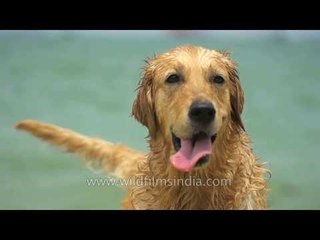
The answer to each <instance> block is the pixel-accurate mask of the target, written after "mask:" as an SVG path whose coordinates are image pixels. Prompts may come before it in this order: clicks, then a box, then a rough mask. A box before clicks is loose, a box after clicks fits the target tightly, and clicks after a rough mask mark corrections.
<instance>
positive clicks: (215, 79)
mask: <svg viewBox="0 0 320 240" xmlns="http://www.w3.org/2000/svg"><path fill="white" fill-rule="evenodd" d="M211 81H212V82H214V83H218V84H222V83H224V79H223V77H221V76H213V77H211Z"/></svg>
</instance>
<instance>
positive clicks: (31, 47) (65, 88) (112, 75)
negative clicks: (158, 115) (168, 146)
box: [0, 33, 320, 209]
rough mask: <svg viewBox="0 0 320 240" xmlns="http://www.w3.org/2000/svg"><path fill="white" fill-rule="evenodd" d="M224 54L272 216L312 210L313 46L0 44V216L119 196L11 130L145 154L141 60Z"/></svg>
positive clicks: (41, 37)
mask: <svg viewBox="0 0 320 240" xmlns="http://www.w3.org/2000/svg"><path fill="white" fill-rule="evenodd" d="M186 43H189V44H197V45H203V46H206V47H209V48H216V49H228V50H229V51H231V52H232V53H233V58H234V59H235V60H236V61H237V62H238V63H239V70H240V78H241V81H242V86H243V88H244V91H245V96H246V105H245V111H244V115H243V118H244V122H245V126H246V129H247V130H248V132H249V134H250V136H251V139H252V141H253V147H254V150H255V152H256V153H257V155H259V156H260V158H261V161H264V162H268V167H269V168H270V169H271V170H272V178H271V180H270V186H271V192H270V197H269V199H270V207H271V208H272V209H320V187H319V180H320V176H319V170H320V159H319V154H318V152H317V149H319V143H320V138H319V135H320V128H319V123H320V111H319V106H320V94H319V89H320V79H319V73H320V44H319V42H316V41H309V42H307V41H296V42H294V41H286V40H284V39H279V38H276V39H268V40H267V39H266V40H263V39H259V40H258V39H257V40H250V39H246V38H242V39H241V40H239V39H238V40H236V39H230V38H226V39H213V38H205V37H197V38H187V39H180V40H179V39H178V40H177V39H172V38H167V37H165V36H164V37H154V38H146V37H143V36H140V37H139V36H138V37H130V38H129V37H128V36H124V37H121V38H120V37H117V38H115V37H114V38H106V37H104V38H102V37H97V36H96V37H93V36H92V37H89V36H86V37H85V36H81V35H76V34H72V33H66V34H60V35H47V34H38V35H34V36H32V35H10V34H8V35H1V36H0V182H1V185H0V209H118V208H119V207H120V201H121V199H122V197H123V196H124V192H123V191H122V190H121V189H119V188H117V187H110V186H109V187H88V186H87V184H86V179H87V178H89V177H97V176H103V175H96V174H94V173H92V172H90V171H89V170H88V169H86V168H85V167H84V164H83V163H82V162H81V161H79V160H78V158H76V157H75V156H72V155H69V154H63V153H61V152H60V151H59V150H57V149H56V148H53V147H50V146H48V145H47V144H46V143H43V142H40V141H39V140H37V139H35V138H33V137H31V136H29V135H27V134H24V133H18V132H16V131H15V130H14V129H13V128H12V126H13V125H14V124H15V123H16V122H17V121H19V120H22V119H26V118H31V119H38V120H42V121H47V122H51V123H54V124H58V125H60V126H64V127H66V128H71V129H73V130H75V131H78V132H81V133H83V134H87V135H90V136H96V137H101V138H104V139H107V140H110V141H112V142H118V143H123V144H126V145H129V146H131V147H133V148H136V149H139V150H146V149H147V145H146V142H145V140H144V136H145V135H146V130H145V129H144V128H143V127H142V126H140V125H139V124H138V123H136V122H135V121H134V120H133V119H131V118H130V117H129V114H130V111H131V104H132V101H133V98H134V96H135V92H134V89H135V87H136V85H137V82H138V79H139V74H140V70H141V67H142V65H143V60H144V59H145V58H146V57H147V56H152V55H153V54H154V53H160V52H162V51H165V50H167V49H168V48H172V47H175V46H177V45H180V44H186Z"/></svg>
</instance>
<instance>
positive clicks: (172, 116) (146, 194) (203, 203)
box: [16, 46, 268, 209]
mask: <svg viewBox="0 0 320 240" xmlns="http://www.w3.org/2000/svg"><path fill="white" fill-rule="evenodd" d="M175 72H180V73H182V74H183V83H182V84H175V85H168V84H166V83H165V79H166V77H167V76H168V75H169V74H172V73H175ZM215 73H218V74H219V75H221V76H223V77H224V79H225V83H224V84H223V85H219V86H218V85H215V84H212V82H210V81H208V79H209V78H210V76H211V75H212V74H215ZM196 99H209V100H210V101H211V102H212V103H213V104H214V106H215V109H216V117H215V121H214V127H213V129H212V131H215V132H216V133H217V137H216V140H215V142H214V143H213V147H212V154H211V155H210V160H209V163H208V165H207V166H206V167H202V168H195V169H193V170H192V171H191V172H188V173H184V172H180V171H178V170H176V169H175V168H174V167H173V166H172V165H171V163H170V161H169V159H170V156H171V155H172V154H174V152H175V151H174V148H173V145H172V140H171V132H170V131H171V130H172V131H173V132H174V133H175V134H176V135H178V136H179V138H187V137H190V134H192V133H191V132H192V130H191V127H190V126H191V124H190V122H189V120H188V118H187V112H188V109H189V106H190V104H191V103H192V101H194V100H196ZM243 104H244V97H243V91H242V89H241V86H240V81H239V78H238V73H237V69H236V66H235V63H234V62H233V61H232V60H231V59H230V56H229V54H228V53H225V52H218V51H214V50H208V49H205V48H202V47H196V46H182V47H178V48H175V49H172V50H170V51H168V52H166V53H164V54H160V55H158V56H155V57H153V58H152V59H149V60H148V61H147V63H146V66H145V69H144V71H143V74H142V78H141V81H140V85H139V88H138V93H137V97H136V99H135V101H134V103H133V108H132V114H133V116H134V118H135V119H137V120H138V121H139V122H140V123H142V124H143V125H145V126H146V127H147V128H148V130H149V147H150V152H149V153H147V154H145V153H141V152H138V151H135V150H132V149H130V148H128V147H125V146H122V145H114V144H112V143H110V142H106V141H103V140H100V139H94V138H90V137H86V136H82V135H80V134H78V133H75V132H72V131H70V130H67V129H63V128H60V127H57V126H54V125H50V124H46V123H41V122H38V121H34V120H25V121H22V122H20V123H18V124H17V125H16V128H17V129H22V130H25V131H27V132H30V133H31V134H33V135H34V136H36V137H38V138H41V139H42V140H45V141H47V142H49V143H51V144H54V145H57V146H60V147H62V148H63V149H65V150H66V151H68V152H71V153H77V154H79V155H80V156H81V157H83V158H85V159H86V160H87V162H88V163H95V164H96V163H98V164H99V166H100V168H101V169H102V170H105V171H108V172H111V173H113V174H114V175H116V176H118V177H120V178H130V177H133V176H135V177H148V178H152V177H155V178H160V179H179V178H182V179H185V178H187V177H189V176H192V177H197V178H199V179H202V180H203V181H205V180H206V179H208V178H211V179H231V181H232V182H231V183H232V184H229V185H225V186H217V187H213V186H201V187H200V186H181V185H180V186H164V185H159V184H158V185H150V184H149V185H141V184H140V185H136V186H130V187H128V189H127V190H128V195H127V197H126V198H125V200H124V201H123V205H122V206H123V208H125V209H265V208H267V191H268V189H267V184H266V181H265V174H266V173H267V172H268V171H267V170H266V169H264V168H263V164H262V163H259V162H258V161H257V158H256V157H255V155H254V153H253V152H252V149H251V146H250V140H249V137H248V135H247V133H246V131H245V129H244V126H243V122H242V120H241V113H242V110H243Z"/></svg>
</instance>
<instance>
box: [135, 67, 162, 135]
mask: <svg viewBox="0 0 320 240" xmlns="http://www.w3.org/2000/svg"><path fill="white" fill-rule="evenodd" d="M146 63H147V65H146V67H145V68H144V71H143V73H142V77H141V79H140V82H139V86H138V88H137V96H136V99H135V100H134V102H133V105H132V116H133V117H134V118H135V119H136V120H137V121H138V122H140V123H141V124H143V125H144V126H146V127H147V128H148V130H149V136H151V137H153V136H154V134H155V133H156V129H157V117H156V112H155V106H154V105H155V103H154V90H153V78H154V66H152V65H151V64H150V63H149V61H146Z"/></svg>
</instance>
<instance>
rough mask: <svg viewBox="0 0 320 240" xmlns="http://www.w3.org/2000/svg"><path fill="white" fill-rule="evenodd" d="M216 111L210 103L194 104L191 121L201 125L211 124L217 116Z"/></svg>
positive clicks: (190, 112) (190, 114)
mask: <svg viewBox="0 0 320 240" xmlns="http://www.w3.org/2000/svg"><path fill="white" fill-rule="evenodd" d="M215 113H216V111H215V109H214V107H213V105H212V103H210V102H199V101H197V102H193V103H192V104H191V106H190V110H189V118H190V119H191V121H193V122H195V123H200V124H209V123H210V122H211V121H213V119H214V116H215Z"/></svg>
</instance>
